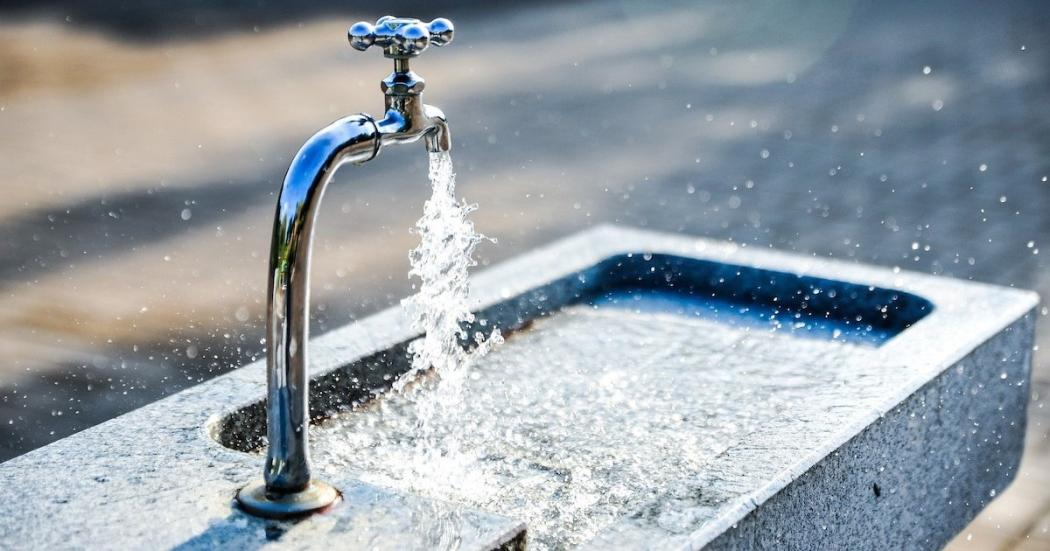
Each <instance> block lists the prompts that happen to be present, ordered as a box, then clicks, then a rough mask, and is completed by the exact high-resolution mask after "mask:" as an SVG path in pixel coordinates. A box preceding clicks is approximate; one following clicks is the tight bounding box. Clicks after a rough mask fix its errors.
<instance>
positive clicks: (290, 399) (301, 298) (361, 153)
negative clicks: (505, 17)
mask: <svg viewBox="0 0 1050 551" xmlns="http://www.w3.org/2000/svg"><path fill="white" fill-rule="evenodd" d="M347 34H348V38H349V40H350V45H351V46H352V47H353V48H354V49H356V50H361V51H364V50H367V49H368V48H369V47H370V46H377V47H379V48H382V50H383V55H385V56H386V57H388V58H390V59H393V60H394V72H392V73H390V76H388V77H387V78H386V79H384V80H383V81H382V85H381V88H382V90H383V94H384V96H385V103H386V112H385V114H384V115H383V118H382V119H379V120H376V119H374V118H372V117H370V116H368V115H365V114H357V115H351V116H349V117H346V118H343V119H340V120H338V121H336V122H334V123H332V124H331V125H329V126H328V127H326V128H324V129H322V130H321V131H320V132H318V133H317V134H314V136H313V137H311V138H310V139H309V140H307V142H306V144H305V145H303V147H302V148H301V149H300V150H299V153H297V154H296V156H295V158H294V159H293V160H292V164H291V166H290V167H289V168H288V173H287V174H286V175H285V177H284V184H283V185H282V187H281V193H280V195H279V196H278V198H277V214H276V218H275V220H274V224H273V240H272V242H271V245H270V269H269V277H270V279H269V302H268V303H267V312H266V314H267V319H266V338H267V341H266V344H267V353H266V370H267V400H268V401H267V406H266V422H267V429H266V432H267V436H268V437H269V448H268V450H267V453H266V465H265V468H264V469H263V480H262V481H261V482H257V483H254V484H251V485H249V486H247V487H245V488H242V489H241V490H240V491H239V492H238V493H237V501H238V503H239V504H240V506H241V508H243V509H244V510H245V511H247V512H249V513H251V514H254V515H258V516H262V517H267V518H288V517H294V516H300V515H305V514H308V513H311V512H315V511H319V510H322V509H325V508H327V507H329V506H330V505H332V504H333V503H335V502H336V501H338V500H339V492H338V490H336V489H335V488H333V487H332V486H331V485H329V484H327V483H325V482H323V481H320V480H316V479H313V478H312V477H311V474H310V449H309V423H310V410H309V383H310V379H309V376H308V374H307V341H308V333H309V325H310V323H309V311H310V249H311V242H312V238H313V229H314V221H315V220H316V218H317V211H318V206H319V205H320V204H321V196H322V195H323V194H324V190H325V187H326V186H327V185H328V183H329V182H330V181H331V179H332V175H333V174H334V173H335V171H336V169H337V168H339V167H340V166H342V165H343V164H346V163H355V164H361V163H364V162H366V161H369V160H371V159H373V158H375V156H376V155H377V154H379V150H380V149H382V147H383V146H384V145H387V144H395V143H411V142H415V141H417V140H419V139H420V138H422V139H423V140H424V141H425V144H426V148H427V151H430V152H439V151H448V150H449V148H450V144H451V142H450V138H449V131H448V123H447V122H446V120H445V115H444V114H443V113H442V112H441V110H440V109H438V108H436V107H433V106H430V105H426V104H424V103H423V100H422V96H421V93H422V92H423V86H424V82H423V79H422V78H420V77H419V75H417V74H415V73H413V72H412V71H411V70H410V69H409V66H408V65H409V60H410V59H412V58H413V57H416V56H418V55H419V54H421V53H423V51H425V50H426V49H427V47H428V46H430V45H435V46H444V45H445V44H448V43H450V42H452V35H453V28H452V22H451V21H449V20H448V19H435V20H433V21H431V22H430V23H423V22H420V21H419V20H417V19H405V18H398V17H392V16H386V17H382V18H380V19H379V20H378V21H376V24H375V25H374V26H373V25H371V24H369V23H365V22H360V23H355V24H354V25H353V26H352V27H350V30H349V31H348V33H347Z"/></svg>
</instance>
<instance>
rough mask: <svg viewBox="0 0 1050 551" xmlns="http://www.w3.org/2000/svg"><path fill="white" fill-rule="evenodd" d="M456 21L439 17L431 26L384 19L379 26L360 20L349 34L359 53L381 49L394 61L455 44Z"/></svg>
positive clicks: (388, 17)
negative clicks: (374, 48) (451, 43)
mask: <svg viewBox="0 0 1050 551" xmlns="http://www.w3.org/2000/svg"><path fill="white" fill-rule="evenodd" d="M452 35H453V27H452V22H451V21H449V20H448V19H445V18H443V17H439V18H437V19H435V20H433V21H431V22H430V23H423V22H422V21H420V20H418V19H410V18H406V17H394V16H392V15H386V16H383V17H380V18H379V20H378V21H376V24H375V25H372V24H370V23H367V22H365V21H360V22H358V23H354V24H353V25H352V26H351V27H350V30H349V31H347V37H348V38H349V39H350V46H352V47H353V48H354V49H355V50H360V51H362V52H363V51H365V50H367V49H368V48H369V47H370V46H379V47H380V48H382V49H383V55H385V56H386V57H389V58H394V59H405V58H409V57H415V56H417V55H419V54H421V53H423V50H426V49H427V46H430V45H431V44H433V45H435V46H444V45H445V44H448V43H449V42H452Z"/></svg>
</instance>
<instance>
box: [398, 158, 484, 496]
mask: <svg viewBox="0 0 1050 551" xmlns="http://www.w3.org/2000/svg"><path fill="white" fill-rule="evenodd" d="M429 176H430V183H431V186H432V188H433V191H432V194H431V197H430V199H429V200H428V201H427V202H426V203H425V204H424V206H423V216H422V218H420V219H419V221H418V222H416V228H415V229H416V233H418V234H419V236H420V243H419V246H417V247H416V248H415V249H413V250H412V251H411V252H410V253H409V261H410V262H411V269H410V270H409V277H416V278H418V279H419V290H418V292H417V293H416V294H415V295H414V296H412V297H410V298H408V299H406V300H405V301H404V303H403V304H404V306H405V308H406V309H407V310H408V311H409V312H411V314H412V316H413V320H412V324H413V328H414V329H416V330H418V331H419V332H421V333H422V336H421V337H420V338H419V339H417V340H415V341H413V342H412V343H411V344H410V346H409V353H410V354H411V356H412V367H411V369H410V370H409V371H408V372H407V373H405V374H404V375H403V376H402V377H400V378H399V379H398V380H397V381H395V383H394V388H395V390H397V391H400V392H403V393H406V394H409V395H411V398H412V402H413V405H414V407H415V408H416V410H417V432H418V434H417V439H416V441H417V446H416V452H417V457H416V458H414V459H413V460H410V461H407V462H406V465H407V466H408V467H409V468H413V469H415V468H418V470H419V471H420V472H419V476H421V477H422V476H426V477H428V478H430V477H432V476H433V469H434V468H435V465H440V464H447V465H449V467H450V468H457V469H458V468H460V467H461V466H462V465H463V463H465V462H469V461H471V458H470V457H468V456H467V455H466V453H467V452H465V451H463V450H461V449H460V440H459V438H457V435H455V434H452V435H449V434H446V435H444V436H443V437H441V438H438V437H437V436H436V435H435V434H433V431H431V420H432V419H434V418H435V417H436V416H439V415H442V414H447V413H449V412H450V411H452V410H454V409H455V408H457V407H458V405H459V404H460V402H461V401H462V399H463V385H464V380H465V377H466V376H467V375H468V373H469V371H470V366H471V364H472V362H473V361H474V359H475V358H477V357H480V356H483V355H484V354H486V353H487V352H488V350H489V349H490V348H491V346H492V345H494V344H498V343H499V342H502V339H501V337H500V334H499V331H498V330H496V331H494V332H492V333H491V334H490V335H489V336H488V337H485V336H484V335H483V334H482V333H480V332H477V333H474V334H473V335H468V334H467V330H466V329H465V327H466V326H467V324H470V323H472V322H473V321H474V314H473V313H471V311H470V304H469V303H468V295H469V287H468V282H467V278H468V269H469V268H471V267H472V266H474V265H476V262H475V261H474V258H473V254H474V249H475V248H476V247H477V246H478V244H479V243H481V242H482V241H484V240H486V239H487V238H486V237H485V236H482V235H481V234H479V233H477V231H475V229H474V223H473V222H471V221H470V219H469V218H468V215H469V214H470V213H471V212H473V211H474V210H475V209H476V208H477V205H474V204H470V203H467V202H465V201H460V200H457V198H456V178H455V173H453V170H452V158H451V156H450V155H449V154H448V153H431V154H430V171H429ZM468 341H473V344H474V345H475V346H473V347H470V348H468V347H465V346H464V344H465V343H466V342H468ZM424 373H425V374H426V376H425V377H424V376H423V374H424Z"/></svg>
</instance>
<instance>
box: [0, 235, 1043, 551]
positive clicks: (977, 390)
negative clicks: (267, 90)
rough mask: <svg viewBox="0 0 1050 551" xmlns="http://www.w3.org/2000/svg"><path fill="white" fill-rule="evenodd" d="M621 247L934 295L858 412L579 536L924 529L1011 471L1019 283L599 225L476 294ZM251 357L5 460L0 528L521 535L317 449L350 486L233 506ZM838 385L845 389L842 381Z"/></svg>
mask: <svg viewBox="0 0 1050 551" xmlns="http://www.w3.org/2000/svg"><path fill="white" fill-rule="evenodd" d="M624 253H638V254H642V253H656V254H659V255H672V256H676V257H683V258H695V259H704V260H709V261H713V262H717V263H726V264H732V265H741V266H751V267H759V268H766V269H773V270H778V271H781V272H787V273H791V274H805V275H808V276H814V277H820V278H825V279H829V280H836V281H845V282H852V283H855V284H859V285H862V286H869V285H870V286H876V287H880V288H884V289H892V290H899V291H905V292H908V293H912V294H914V295H917V296H919V297H922V298H924V299H926V300H928V301H929V302H930V303H932V305H933V309H932V311H931V312H930V313H928V314H927V315H925V317H923V318H922V319H921V320H920V321H918V322H917V323H916V324H914V325H913V326H911V327H909V328H907V329H905V330H903V331H902V332H901V333H900V334H898V335H896V336H895V337H893V338H892V339H890V340H889V341H887V342H886V343H884V344H883V345H882V346H880V347H878V348H877V349H875V350H876V351H875V352H874V353H873V355H872V358H871V361H875V362H882V363H883V364H884V365H887V366H889V365H893V366H897V367H902V368H904V370H903V371H902V373H903V374H902V375H900V376H899V377H896V378H894V379H892V380H888V381H887V382H886V384H884V385H881V386H880V387H879V392H878V393H877V394H876V395H866V396H865V397H864V404H865V406H864V407H863V408H860V409H861V411H854V412H851V414H849V415H842V416H833V415H826V416H820V417H814V418H807V419H803V420H800V419H791V422H792V423H795V424H801V425H797V426H793V427H791V429H792V432H793V433H794V434H796V435H798V437H797V438H793V439H790V440H787V441H785V440H784V439H782V438H781V439H775V438H770V437H769V435H770V434H777V432H776V431H768V432H767V431H759V432H755V433H753V434H751V435H748V437H747V438H746V439H745V440H744V441H743V442H741V443H739V444H737V445H735V446H733V447H731V448H730V449H727V450H726V451H725V452H723V453H722V454H720V455H719V458H718V461H717V465H719V466H720V467H719V468H718V469H710V470H708V469H705V470H703V471H701V472H697V473H695V476H694V477H692V478H690V479H689V480H683V481H682V483H681V485H680V487H678V488H676V489H674V490H673V491H671V492H669V493H668V494H667V495H666V496H664V497H662V498H660V499H658V500H656V501H655V502H654V503H652V504H651V506H649V507H645V508H643V509H642V510H639V511H637V512H636V513H634V514H630V515H627V516H625V517H623V518H621V519H619V520H618V521H615V522H613V523H612V524H611V525H610V526H608V527H607V528H606V529H604V530H602V531H601V533H599V534H598V535H597V536H596V537H595V538H594V539H593V540H591V541H590V542H589V543H588V544H586V546H589V547H591V548H596V549H597V548H609V547H617V548H661V549H662V548H699V547H703V546H705V545H710V546H711V547H713V548H755V547H769V548H799V549H802V548H807V549H809V548H820V547H825V548H826V547H848V548H899V547H904V548H934V547H937V546H939V545H940V544H942V543H943V542H945V541H946V540H947V539H948V538H949V537H950V536H951V535H952V534H953V533H954V532H955V531H957V530H958V529H959V528H960V527H962V526H963V525H964V524H965V523H966V522H967V521H968V520H969V519H970V518H972V516H973V515H974V514H975V513H976V511H978V510H979V509H980V508H981V507H983V505H984V504H985V503H987V501H989V500H990V499H991V497H992V496H993V495H994V493H995V492H999V491H1001V490H1002V488H1004V487H1005V486H1006V485H1007V484H1008V483H1009V481H1010V480H1011V479H1012V477H1013V476H1014V474H1015V473H1016V465H1017V462H1018V460H1019V458H1020V453H1021V445H1022V438H1023V434H1024V424H1025V405H1026V403H1027V396H1028V378H1029V371H1028V370H1029V365H1030V360H1031V345H1032V330H1033V324H1034V319H1033V317H1032V316H1031V314H1030V313H1031V310H1032V308H1033V307H1034V306H1035V305H1036V304H1037V297H1036V296H1035V295H1034V294H1033V293H1029V292H1024V291H1017V290H1012V289H1005V288H1001V287H994V286H989V285H983V284H976V283H972V282H964V281H958V280H952V279H946V278H940V277H934V276H927V275H921V274H912V273H904V272H899V273H895V272H893V271H890V270H886V269H878V268H871V267H866V266H860V265H854V264H846V263H840V262H833V261H828V260H823V259H816V258H809V257H799V256H797V255H788V254H782V253H777V252H771V251H752V250H748V249H746V248H740V247H737V246H734V245H728V244H723V243H715V242H710V241H704V240H697V239H693V238H685V237H680V236H671V235H664V234H655V233H650V232H643V231H636V230H626V229H619V228H612V227H601V228H596V229H594V230H591V231H588V232H585V233H583V234H579V235H577V236H574V237H571V238H568V239H566V240H563V241H560V242H558V243H555V244H553V245H550V246H548V247H544V248H542V249H538V250H536V251H534V252H533V253H530V254H527V255H524V256H522V257H519V258H517V259H514V260H512V261H510V262H507V263H505V264H502V265H500V266H497V267H495V268H492V269H490V270H487V271H485V272H484V273H482V274H480V275H479V276H478V277H476V278H475V279H474V281H473V285H474V292H473V299H474V300H475V301H476V304H477V305H478V309H492V308H494V307H496V306H500V308H501V310H499V309H497V310H499V311H501V312H502V314H501V316H503V317H506V318H508V319H510V318H519V319H528V318H532V317H535V315H536V312H537V309H538V308H540V307H539V306H537V297H543V298H544V300H546V299H547V298H550V297H555V296H556V295H558V294H571V293H572V292H573V290H572V284H571V283H566V281H570V282H571V281H572V278H571V277H570V278H566V276H572V275H573V274H576V273H586V272H587V270H588V269H589V268H591V267H593V266H595V265H596V264H599V263H600V262H601V261H603V260H605V259H607V258H610V257H613V256H617V255H622V254H624ZM580 279H581V280H582V279H584V278H580ZM556 281H557V282H561V283H558V284H557V285H551V282H556ZM537 289H539V290H541V291H542V292H540V293H538V294H537V293H536V290H537ZM530 292H531V294H530ZM523 297H530V298H523ZM515 312H517V314H516V315H514V313H515ZM496 321H498V320H496ZM412 336H413V335H412V332H411V331H410V329H409V328H408V324H407V319H406V317H405V316H404V314H403V313H402V312H401V311H400V310H398V309H391V310H388V311H385V312H382V313H380V314H377V315H376V316H373V317H371V318H369V319H367V320H364V321H362V322H360V323H356V324H352V325H350V326H347V327H345V328H342V329H339V330H336V331H333V332H331V333H328V334H326V335H324V336H323V337H320V338H318V339H315V340H314V341H312V342H311V349H310V350H311V354H312V358H311V365H312V370H313V372H314V373H315V374H316V376H318V377H323V376H326V375H331V374H333V373H337V372H338V371H339V370H340V369H342V368H343V366H346V365H348V364H351V363H353V362H355V361H356V360H359V359H361V358H364V357H367V356H371V355H374V354H375V353H377V352H381V351H383V350H387V349H389V348H391V347H394V346H396V345H398V344H399V343H403V342H404V341H405V340H407V339H409V338H411V337H412ZM264 368H265V366H264V365H263V364H262V363H261V362H260V363H256V364H252V365H249V366H246V367H244V368H242V369H239V370H237V371H235V372H233V373H231V374H229V375H226V376H222V377H219V378H217V379H214V380H212V381H209V382H207V383H204V384H201V385H199V386H197V387H194V388H191V389H189V390H187V391H184V392H182V393H180V394H177V395H175V396H172V397H170V398H167V399H165V400H161V401H159V402H157V403H154V404H152V405H150V406H147V407H144V408H142V409H139V410H136V411H134V412H132V413H129V414H127V415H124V416H122V417H119V418H117V419H114V420H112V421H110V422H107V423H104V424H102V425H99V426H97V427H95V428H92V429H89V430H87V431H84V432H82V433H79V434H77V435H74V436H72V437H69V438H66V439H64V440H61V441H59V442H56V443H54V444H52V445H50V446H47V447H45V448H42V449H39V450H36V451H34V452H31V453H29V454H26V455H24V456H21V457H18V458H15V459H12V460H10V461H8V462H6V463H3V464H0V515H2V517H0V518H3V519H4V520H3V521H2V522H0V543H2V547H10V548H52V549H54V548H84V547H106V548H184V549H194V548H209V547H229V548H247V547H257V546H260V545H263V544H268V545H278V546H285V547H290V548H320V547H339V548H344V549H346V548H349V549H410V548H435V547H442V546H450V545H452V544H455V545H458V546H459V548H462V549H488V548H494V547H499V546H501V545H505V544H508V542H511V541H512V540H514V538H517V537H520V534H521V532H522V530H523V529H524V526H523V525H522V523H521V522H520V521H518V520H516V519H513V518H506V517H501V516H498V515H493V514H489V513H486V512H484V511H476V510H470V509H468V508H464V507H461V506H457V505H454V504H450V503H446V502H442V501H436V500H434V501H431V500H426V499H423V498H420V497H415V496H412V495H405V494H399V493H397V492H393V491H391V490H385V489H383V488H378V487H374V486H370V485H368V484H365V483H363V482H361V481H358V480H355V479H354V478H353V477H351V476H349V475H348V474H347V473H343V472H338V471H332V470H325V469H324V468H323V467H322V468H321V472H320V473H319V474H320V475H321V476H322V477H323V478H325V479H326V480H328V481H329V482H332V483H333V484H335V485H336V486H337V487H338V488H340V489H341V490H342V491H343V493H344V496H345V497H346V499H345V500H344V502H343V503H342V504H341V505H339V506H337V507H335V508H333V509H332V510H331V511H330V512H328V513H327V514H324V515H316V516H313V517H310V518H308V519H306V520H303V521H300V522H298V523H294V524H291V523H275V522H267V521H261V520H257V519H254V518H251V517H248V516H247V515H244V514H243V513H240V512H239V511H237V510H236V509H235V508H234V507H233V506H232V500H233V496H234V493H235V492H236V490H237V488H239V487H240V486H242V485H244V484H246V483H248V482H250V481H252V480H254V479H255V478H256V477H258V476H259V474H260V473H259V471H260V468H261V465H260V462H259V460H258V458H257V457H255V456H252V455H249V454H246V453H242V452H239V451H235V450H232V449H229V448H226V447H224V446H222V445H220V444H219V443H218V442H217V441H216V440H215V438H213V435H214V433H215V431H216V427H217V426H219V425H220V423H219V420H221V419H223V418H224V416H226V415H228V414H229V413H232V412H235V411H241V410H244V408H250V406H252V405H253V404H258V403H259V402H260V400H262V398H263V396H264V393H265V379H264V376H263V375H264ZM839 390H840V391H841V392H843V393H845V395H848V393H849V392H850V388H849V387H848V382H847V383H846V386H844V387H843V388H842V389H839ZM256 407H257V406H256Z"/></svg>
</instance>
